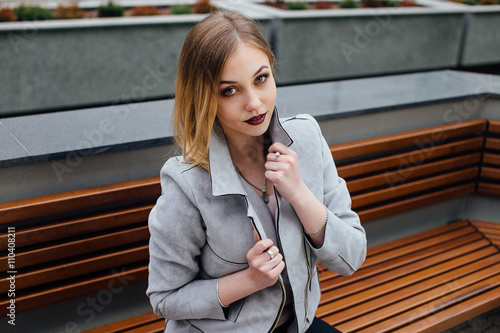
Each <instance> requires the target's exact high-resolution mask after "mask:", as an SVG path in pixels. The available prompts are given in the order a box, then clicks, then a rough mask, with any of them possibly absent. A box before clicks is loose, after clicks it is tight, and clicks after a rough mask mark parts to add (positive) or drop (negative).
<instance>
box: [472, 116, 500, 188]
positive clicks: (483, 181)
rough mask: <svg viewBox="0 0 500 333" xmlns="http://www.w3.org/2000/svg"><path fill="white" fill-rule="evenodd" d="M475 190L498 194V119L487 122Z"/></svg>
mask: <svg viewBox="0 0 500 333" xmlns="http://www.w3.org/2000/svg"><path fill="white" fill-rule="evenodd" d="M477 191H478V192H479V193H483V194H489V195H496V196H500V121H492V120H490V121H489V123H488V131H487V133H486V138H485V144H484V155H483V160H482V163H481V173H480V176H479V183H478V188H477Z"/></svg>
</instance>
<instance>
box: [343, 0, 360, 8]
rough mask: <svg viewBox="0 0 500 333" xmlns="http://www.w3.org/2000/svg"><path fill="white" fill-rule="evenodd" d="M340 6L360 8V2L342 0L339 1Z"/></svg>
mask: <svg viewBox="0 0 500 333" xmlns="http://www.w3.org/2000/svg"><path fill="white" fill-rule="evenodd" d="M339 7H340V8H359V3H358V2H357V1H356V0H341V1H340V2H339Z"/></svg>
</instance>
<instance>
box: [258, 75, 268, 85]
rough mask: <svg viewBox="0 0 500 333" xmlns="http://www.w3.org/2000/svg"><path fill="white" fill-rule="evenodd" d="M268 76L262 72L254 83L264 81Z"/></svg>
mask: <svg viewBox="0 0 500 333" xmlns="http://www.w3.org/2000/svg"><path fill="white" fill-rule="evenodd" d="M268 76H269V75H267V74H264V75H261V76H259V77H258V78H257V79H256V80H255V83H264V82H266V80H267V78H268Z"/></svg>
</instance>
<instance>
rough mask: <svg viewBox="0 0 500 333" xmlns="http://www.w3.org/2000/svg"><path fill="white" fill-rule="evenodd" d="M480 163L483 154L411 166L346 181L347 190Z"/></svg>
mask: <svg viewBox="0 0 500 333" xmlns="http://www.w3.org/2000/svg"><path fill="white" fill-rule="evenodd" d="M480 161H481V154H480V153H472V154H468V155H463V156H457V157H453V158H449V159H445V160H439V161H436V162H431V163H426V164H421V165H415V166H410V165H409V166H407V167H402V168H401V169H399V170H395V171H386V172H384V173H382V174H377V175H373V176H369V177H363V178H356V179H352V180H346V182H347V188H348V189H349V192H350V193H351V194H352V193H354V192H358V191H361V190H366V189H369V188H374V187H379V186H387V185H392V184H395V185H397V184H400V183H404V182H407V181H410V180H412V179H413V178H419V177H423V176H428V175H431V174H437V173H443V172H445V171H447V170H454V169H459V168H465V167H468V166H474V165H478V164H479V162H480Z"/></svg>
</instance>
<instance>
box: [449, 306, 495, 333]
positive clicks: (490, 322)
mask: <svg viewBox="0 0 500 333" xmlns="http://www.w3.org/2000/svg"><path fill="white" fill-rule="evenodd" d="M498 332H500V307H498V308H495V309H493V310H491V311H489V312H486V313H484V314H482V315H481V316H478V317H475V318H473V319H471V320H469V321H466V322H465V323H462V324H460V325H457V326H455V327H453V328H451V329H449V330H446V331H444V333H498Z"/></svg>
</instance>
